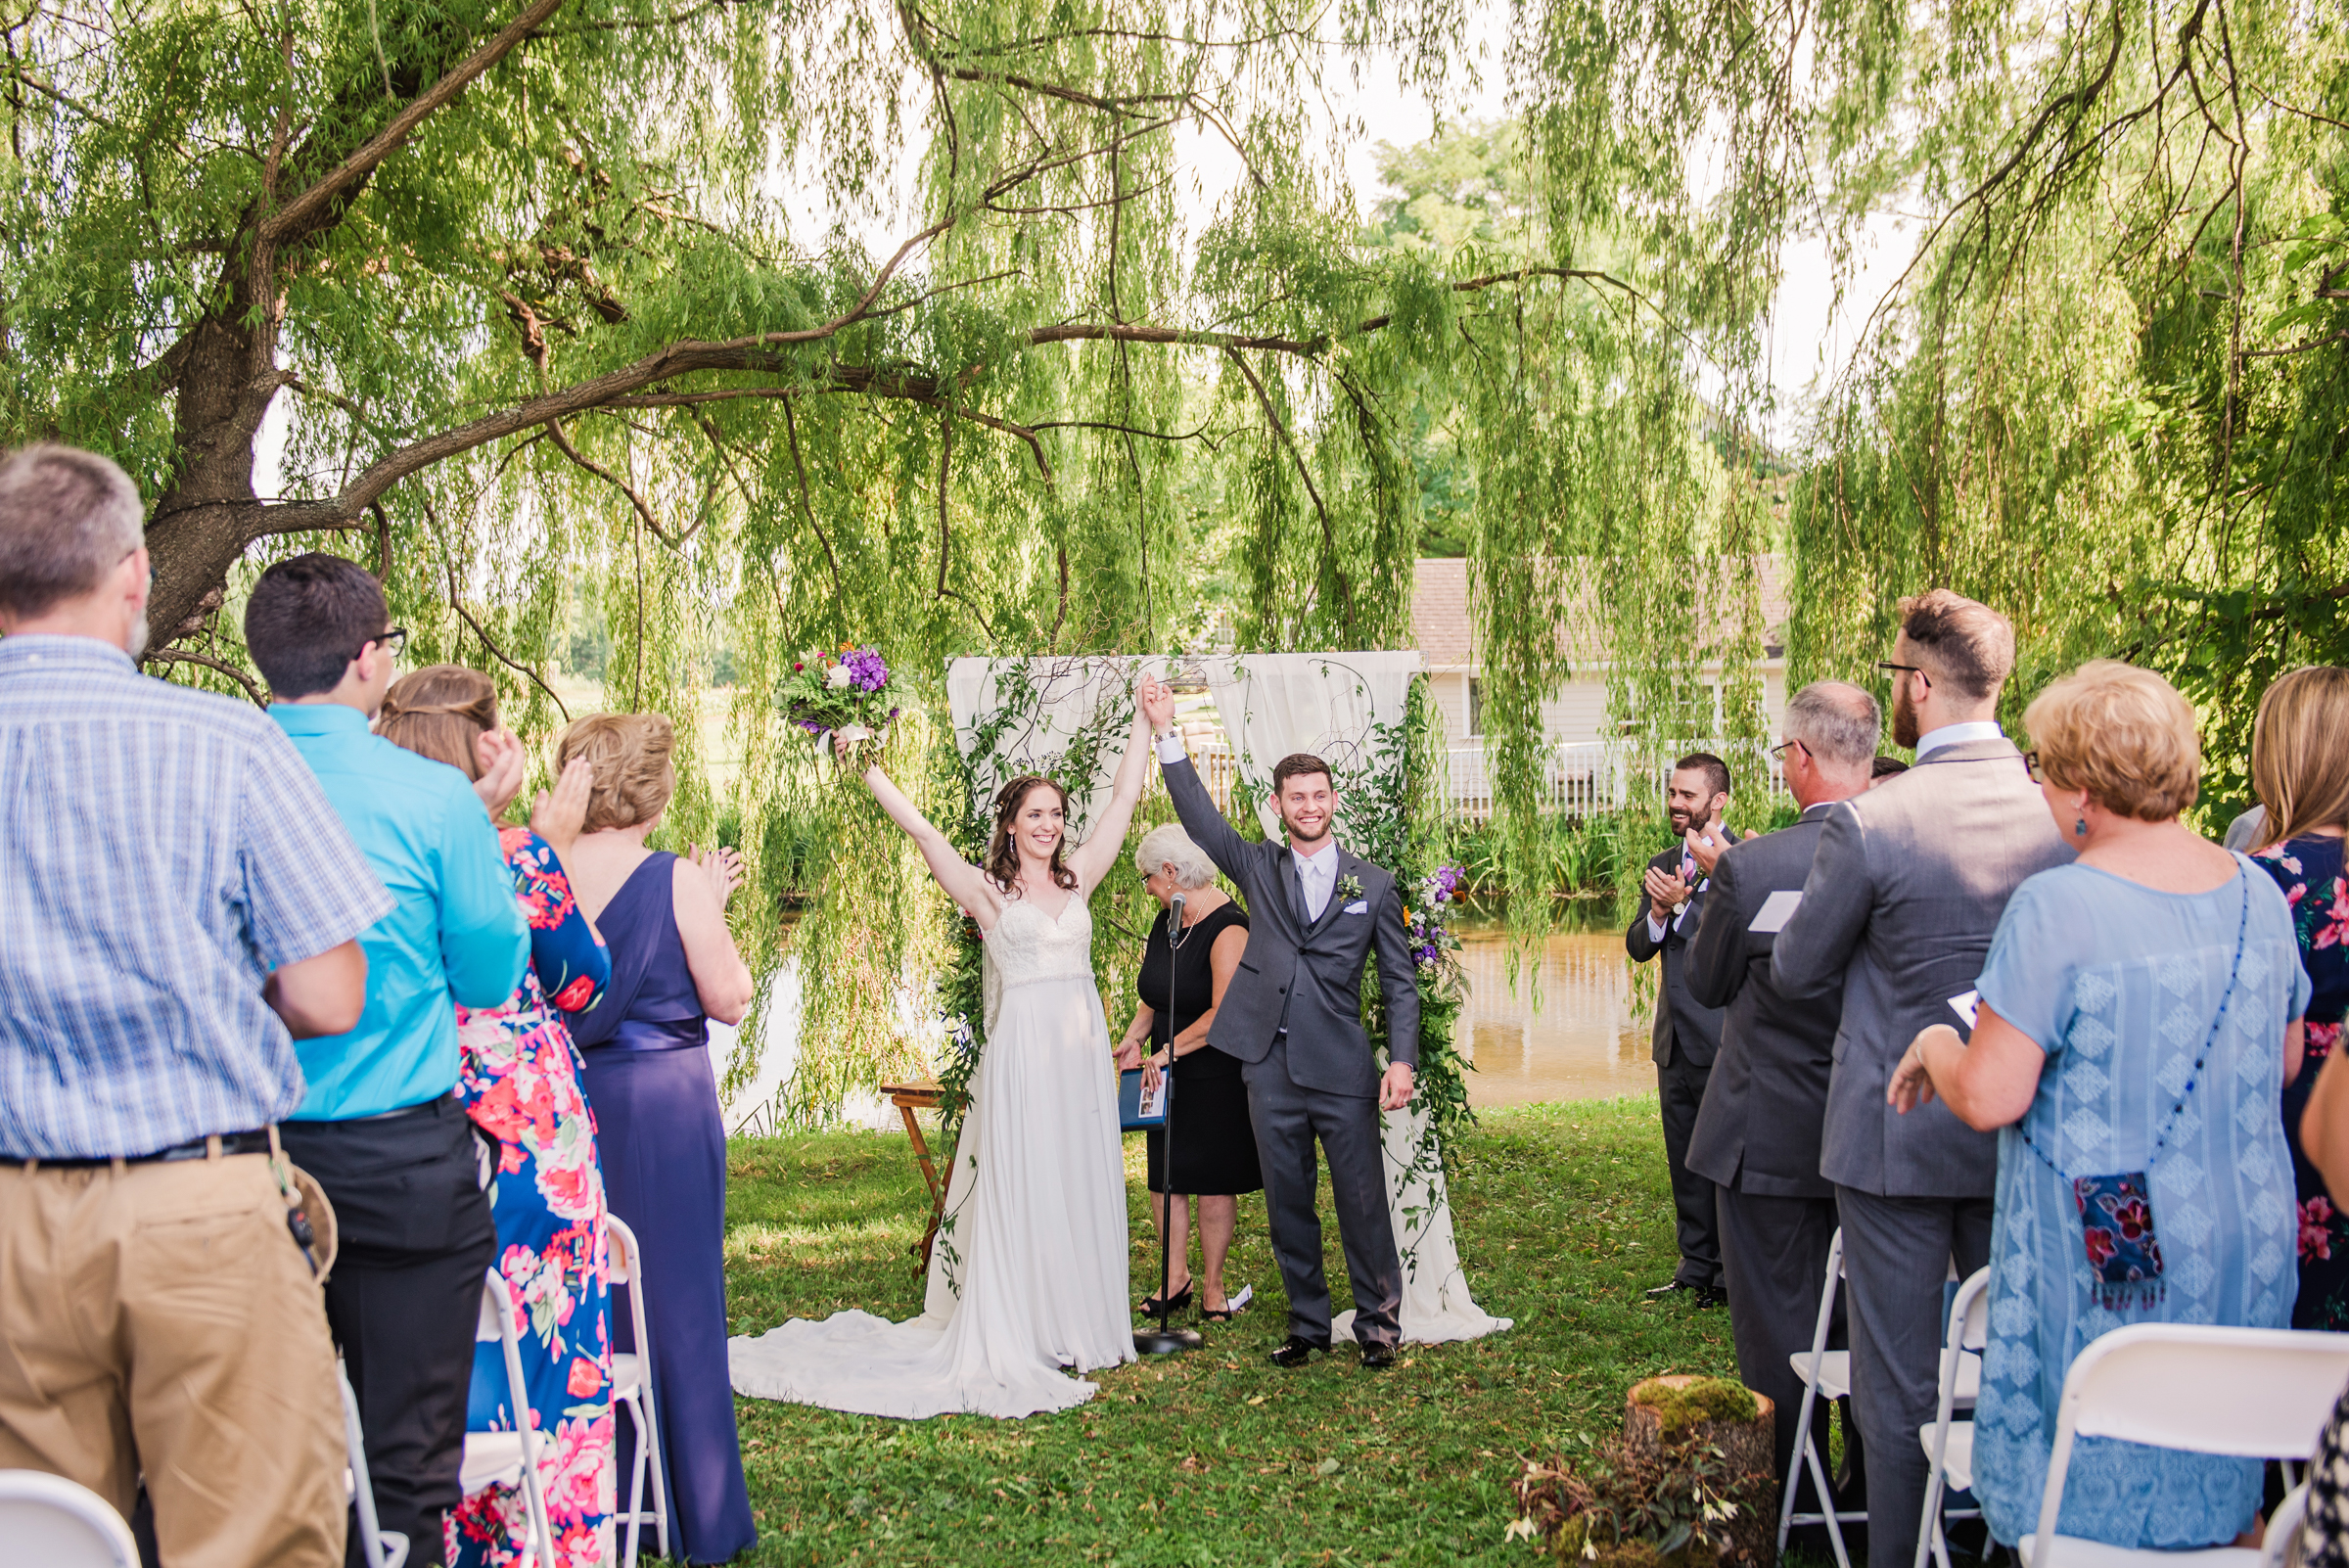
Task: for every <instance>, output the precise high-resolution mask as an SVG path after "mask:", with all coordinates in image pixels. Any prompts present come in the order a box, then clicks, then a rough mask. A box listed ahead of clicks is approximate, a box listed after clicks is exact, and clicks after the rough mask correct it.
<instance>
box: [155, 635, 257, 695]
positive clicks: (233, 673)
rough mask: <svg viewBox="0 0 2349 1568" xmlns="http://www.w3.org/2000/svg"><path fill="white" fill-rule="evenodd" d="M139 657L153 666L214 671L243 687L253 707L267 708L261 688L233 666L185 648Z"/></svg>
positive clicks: (163, 649) (166, 649)
mask: <svg viewBox="0 0 2349 1568" xmlns="http://www.w3.org/2000/svg"><path fill="white" fill-rule="evenodd" d="M139 657H140V658H141V659H142V660H144V661H146V662H149V663H153V664H161V665H202V666H203V667H204V668H205V669H216V670H218V671H219V672H220V673H221V674H223V675H226V676H227V677H228V678H229V679H231V680H233V681H235V682H236V683H237V684H238V685H240V686H242V687H244V688H245V695H246V696H248V697H250V698H252V699H253V707H255V708H264V709H265V708H267V707H268V706H269V699H268V698H267V697H265V696H263V695H262V694H261V688H260V687H258V686H256V685H254V684H253V681H252V678H251V677H249V676H248V675H247V674H246V673H245V671H243V670H242V669H238V668H237V667H236V666H234V665H229V664H223V663H221V662H220V661H219V660H217V659H213V658H210V657H208V656H207V655H205V654H200V653H190V652H189V651H188V650H187V649H185V648H150V649H148V650H147V651H146V652H145V653H144V654H142V655H140V656H139Z"/></svg>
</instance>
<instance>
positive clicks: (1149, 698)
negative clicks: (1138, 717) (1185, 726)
mask: <svg viewBox="0 0 2349 1568" xmlns="http://www.w3.org/2000/svg"><path fill="white" fill-rule="evenodd" d="M1139 701H1140V703H1141V707H1142V717H1144V718H1145V719H1147V720H1149V723H1150V727H1151V729H1153V730H1155V731H1157V732H1159V733H1162V734H1163V733H1164V732H1166V731H1167V730H1170V729H1172V728H1174V687H1172V686H1170V685H1168V684H1167V683H1166V682H1165V681H1163V680H1161V679H1159V678H1158V677H1157V676H1156V675H1144V676H1143V677H1142V684H1141V689H1140V693H1139Z"/></svg>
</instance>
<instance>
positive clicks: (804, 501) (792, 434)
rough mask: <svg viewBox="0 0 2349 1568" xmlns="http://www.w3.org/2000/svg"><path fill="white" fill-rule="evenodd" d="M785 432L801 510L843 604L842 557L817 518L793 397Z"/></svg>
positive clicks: (845, 593) (786, 412) (785, 417)
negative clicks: (812, 532) (794, 416)
mask: <svg viewBox="0 0 2349 1568" xmlns="http://www.w3.org/2000/svg"><path fill="white" fill-rule="evenodd" d="M783 434H784V435H785V436H787V437H789V438H790V440H791V466H792V468H793V469H794V470H795V471H796V472H797V473H798V474H799V476H800V510H802V511H803V512H805V513H806V514H807V527H808V528H810V529H812V530H814V531H815V542H816V543H818V544H820V545H822V546H823V547H824V565H825V566H827V567H829V568H831V569H832V596H833V598H834V599H835V600H836V601H838V602H839V603H841V604H844V605H845V604H847V603H848V590H847V589H846V588H844V587H842V586H841V583H840V557H838V556H836V555H834V554H833V553H832V541H831V539H830V538H829V537H827V536H826V535H825V533H824V526H823V525H822V524H821V523H818V522H817V521H816V520H815V497H814V495H813V494H812V493H811V492H810V491H809V489H808V487H807V464H806V460H805V459H803V458H802V457H801V456H800V425H799V421H798V420H796V419H794V418H793V417H792V414H791V399H790V398H788V397H786V398H784V399H783Z"/></svg>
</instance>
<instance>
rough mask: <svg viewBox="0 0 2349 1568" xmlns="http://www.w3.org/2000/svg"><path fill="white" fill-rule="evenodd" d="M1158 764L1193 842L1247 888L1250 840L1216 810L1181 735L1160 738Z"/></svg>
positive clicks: (1217, 865)
mask: <svg viewBox="0 0 2349 1568" xmlns="http://www.w3.org/2000/svg"><path fill="white" fill-rule="evenodd" d="M1158 766H1159V771H1160V772H1161V773H1163V774H1164V775H1165V776H1166V780H1167V794H1168V795H1169V796H1170V797H1172V798H1173V800H1174V814H1175V815H1176V816H1178V817H1180V818H1181V819H1182V830H1183V831H1184V832H1185V833H1188V834H1189V835H1190V836H1191V842H1192V843H1193V844H1196V845H1198V846H1199V848H1201V849H1202V850H1205V851H1206V852H1207V857H1208V858H1209V859H1211V860H1213V861H1215V862H1216V869H1217V870H1219V871H1221V872H1222V873H1223V874H1224V875H1225V876H1227V877H1229V878H1231V880H1232V881H1234V882H1236V883H1239V884H1240V885H1241V886H1242V887H1243V888H1245V887H1246V886H1247V861H1248V841H1247V840H1245V839H1243V838H1241V837H1240V835H1239V833H1238V831H1237V830H1236V829H1234V828H1233V827H1232V825H1231V822H1230V820H1229V819H1228V818H1226V817H1225V816H1224V815H1223V813H1222V812H1221V811H1219V810H1217V809H1216V801H1215V797H1214V796H1212V795H1210V794H1208V793H1207V786H1206V785H1205V784H1204V783H1202V782H1200V779H1199V770H1198V769H1197V768H1196V767H1193V766H1192V765H1191V758H1190V754H1189V753H1188V752H1186V751H1184V750H1183V749H1182V737H1181V736H1180V735H1167V736H1162V737H1160V739H1159V742H1158Z"/></svg>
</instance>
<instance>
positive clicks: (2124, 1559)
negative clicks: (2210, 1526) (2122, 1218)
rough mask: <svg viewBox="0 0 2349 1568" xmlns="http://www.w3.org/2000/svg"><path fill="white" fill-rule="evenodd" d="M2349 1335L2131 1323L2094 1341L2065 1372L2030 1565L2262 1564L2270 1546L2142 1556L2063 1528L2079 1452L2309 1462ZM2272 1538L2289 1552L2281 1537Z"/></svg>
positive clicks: (2028, 1543)
mask: <svg viewBox="0 0 2349 1568" xmlns="http://www.w3.org/2000/svg"><path fill="white" fill-rule="evenodd" d="M2344 1382H2349V1334H2320V1333H2313V1332H2309V1333H2303V1332H2295V1331H2294V1330H2292V1329H2288V1328H2218V1327H2210V1326H2206V1325H2202V1324H2193V1323H2132V1324H2131V1325H2129V1326H2128V1327H2127V1328H2118V1329H2115V1330H2113V1331H2112V1332H2111V1333H2109V1334H2106V1335H2105V1336H2104V1337H2103V1338H2101V1339H2099V1340H2096V1341H2095V1342H2094V1343H2093V1344H2091V1345H2090V1346H2089V1347H2088V1348H2087V1349H2086V1350H2084V1351H2082V1352H2081V1353H2080V1355H2079V1358H2078V1359H2077V1360H2074V1361H2073V1362H2072V1365H2071V1370H2069V1371H2068V1372H2066V1373H2065V1374H2064V1377H2063V1401H2062V1404H2061V1406H2060V1407H2058V1410H2057V1414H2056V1417H2055V1447H2054V1452H2053V1453H2050V1455H2049V1457H2048V1484H2047V1489H2046V1490H2045V1491H2044V1492H2042V1493H2041V1494H2040V1499H2039V1529H2038V1530H2037V1531H2035V1532H2034V1533H2033V1534H2031V1535H2028V1536H2025V1537H2024V1538H2023V1540H2022V1542H2021V1543H2020V1545H2019V1547H2018V1550H2019V1551H2020V1553H2021V1555H2022V1559H2023V1562H2024V1565H2025V1568H2261V1563H2262V1560H2263V1558H2264V1556H2265V1555H2266V1552H2267V1550H2268V1549H2269V1548H2268V1547H2267V1546H2211V1547H2207V1548H2205V1549H2203V1550H2200V1551H2149V1550H2148V1551H2140V1550H2135V1549H2132V1548H2129V1547H2125V1546H2108V1545H2104V1544H2102V1543H2101V1542H2096V1541H2083V1540H2080V1539H2079V1538H2077V1537H2074V1536H2059V1535H2057V1534H2056V1533H2055V1519H2056V1515H2057V1514H2058V1513H2059V1512H2060V1511H2061V1509H2062V1505H2063V1481H2064V1475H2065V1473H2066V1472H2067V1471H2069V1470H2070V1469H2071V1464H2072V1447H2073V1445H2074V1444H2075V1443H2076V1442H2077V1441H2078V1440H2079V1439H2081V1438H2084V1437H2102V1438H2117V1439H2119V1440H2121V1441H2122V1442H2126V1443H2142V1444H2144V1445H2146V1446H2147V1447H2149V1448H2156V1449H2177V1450H2182V1451H2184V1452H2187V1453H2219V1454H2227V1455H2230V1456H2232V1457H2234V1458H2242V1459H2295V1460H2304V1459H2306V1458H2307V1457H2308V1456H2309V1455H2310V1454H2311V1453H2314V1452H2315V1451H2316V1447H2317V1440H2318V1438H2319V1437H2320V1436H2321V1435H2322V1434H2323V1432H2324V1429H2325V1423H2326V1421H2327V1420H2329V1419H2330V1418H2331V1416H2332V1407H2333V1405H2334V1403H2335V1402H2336V1401H2337V1400H2339V1398H2340V1395H2341V1385H2342V1384H2343V1383H2344ZM2275 1536H2276V1532H2275V1531H2274V1530H2273V1529H2271V1531H2270V1537H2271V1545H2274V1546H2275V1547H2276V1549H2279V1550H2280V1549H2281V1546H2282V1544H2281V1542H2280V1541H2277V1540H2275V1539H2274V1538H2275Z"/></svg>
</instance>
